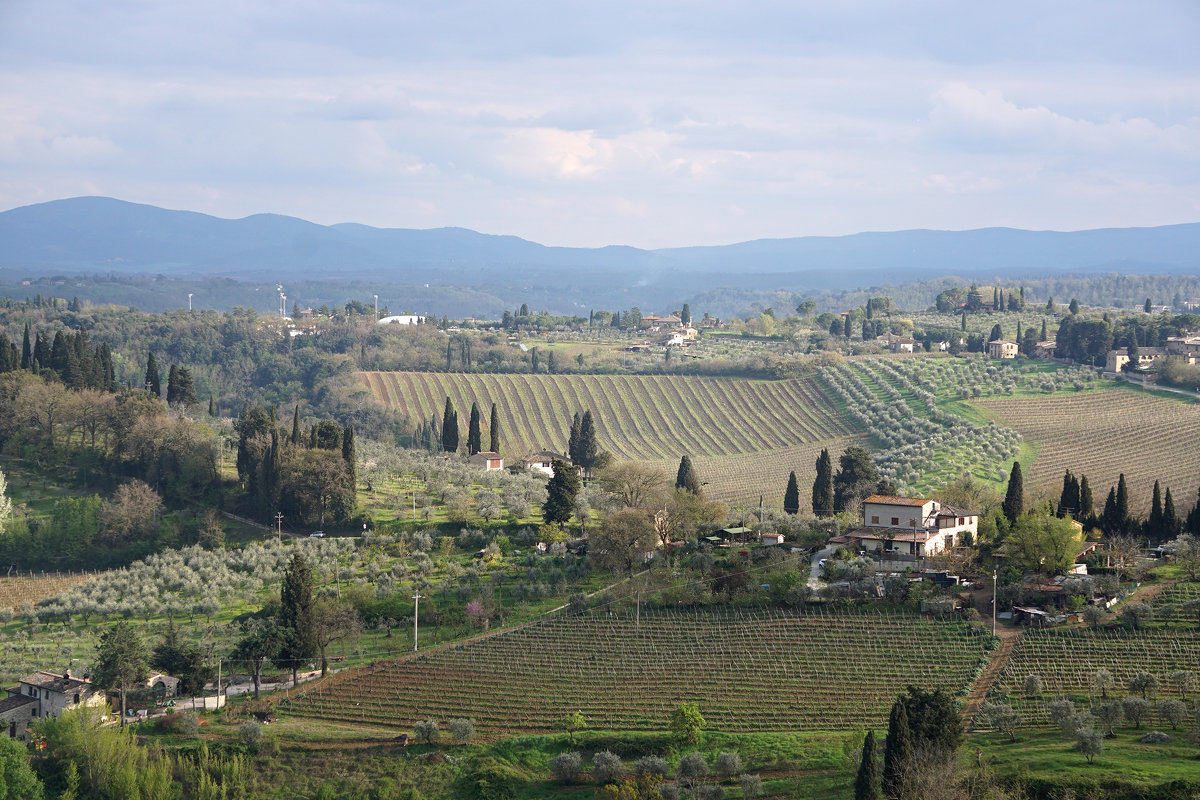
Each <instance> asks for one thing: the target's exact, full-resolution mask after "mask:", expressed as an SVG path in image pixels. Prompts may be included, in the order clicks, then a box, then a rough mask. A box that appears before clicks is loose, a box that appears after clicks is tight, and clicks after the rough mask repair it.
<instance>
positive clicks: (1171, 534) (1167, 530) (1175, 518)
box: [1163, 486, 1180, 539]
mask: <svg viewBox="0 0 1200 800" xmlns="http://www.w3.org/2000/svg"><path fill="white" fill-rule="evenodd" d="M1179 530H1180V526H1179V514H1178V512H1176V511H1175V498H1173V497H1171V487H1169V486H1168V487H1167V494H1166V496H1165V497H1163V538H1164V539H1174V538H1175V537H1176V536H1178V535H1179Z"/></svg>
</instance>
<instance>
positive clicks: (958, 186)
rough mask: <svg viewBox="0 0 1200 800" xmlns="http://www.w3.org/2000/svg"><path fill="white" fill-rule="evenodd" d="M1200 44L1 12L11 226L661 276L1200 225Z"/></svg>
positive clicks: (351, 2) (213, 9)
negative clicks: (72, 215)
mask: <svg viewBox="0 0 1200 800" xmlns="http://www.w3.org/2000/svg"><path fill="white" fill-rule="evenodd" d="M745 6H753V7H752V8H750V9H747V8H746V7H745ZM1198 43H1200V2H1195V0H1177V1H1176V2H1168V1H1166V0H1160V1H1159V2H1155V1H1154V0H1143V1H1142V2H1138V3H1130V2H1127V1H1125V0H1121V2H1110V1H1108V0H1089V1H1088V2H1076V1H1073V0H1063V1H1062V2H1050V3H1047V2H1045V1H1044V0H1039V2H1022V1H1020V0H1016V1H1014V2H995V3H993V2H979V3H969V2H961V1H959V0H955V1H954V2H932V1H931V0H928V1H926V2H920V1H919V0H918V1H916V2H904V3H896V2H884V1H880V2H867V1H866V0H848V1H843V2H839V3H804V2H792V3H755V4H734V3H723V2H652V1H651V0H643V1H642V2H625V1H624V0H614V1H613V2H604V3H595V2H592V3H570V2H542V1H541V0H537V1H535V2H521V3H510V2H478V3H477V2H440V3H432V2H424V3H415V2H394V1H391V2H389V1H388V0H348V1H347V2H338V3H333V2H312V1H311V0H309V1H308V2H305V0H294V1H291V2H282V1H281V0H237V1H236V2H233V1H229V0H212V1H211V2H206V3H195V2H189V3H182V2H175V0H136V1H135V0H106V1H105V2H103V3H97V2H94V0H86V1H85V0H0V208H11V207H15V206H20V205H26V204H29V203H36V202H41V201H45V200H51V199H55V198H60V197H71V196H76V195H83V194H100V195H108V196H113V197H119V198H121V199H125V200H131V201H135V202H145V203H152V204H154V205H160V206H164V207H168V208H184V209H191V210H196V211H203V212H206V213H211V214H216V215H218V216H223V217H240V216H245V215H248V214H253V213H258V212H274V213H282V214H290V215H294V216H299V217H303V218H305V219H310V220H312V221H314V222H320V223H325V224H329V223H335V222H346V221H353V222H362V223H366V224H370V225H377V226H386V227H414V228H429V227H440V226H449V225H457V226H462V227H468V228H473V229H476V230H480V231H484V232H488V233H505V234H515V235H518V236H523V237H525V238H529V239H533V240H535V241H539V242H543V243H546V244H561V245H587V246H595V245H605V244H631V245H636V246H641V247H661V246H674V245H692V244H718V243H725V242H733V241H741V240H746V239H755V238H763V237H786V236H803V235H839V234H846V233H853V232H857V231H864V230H899V229H906V228H943V229H965V228H977V227H987V226H993V225H1004V226H1013V227H1021V228H1035V229H1058V230H1074V229H1081V228H1095V227H1108V226H1141V225H1161V224H1170V223H1177V222H1194V221H1200V46H1198Z"/></svg>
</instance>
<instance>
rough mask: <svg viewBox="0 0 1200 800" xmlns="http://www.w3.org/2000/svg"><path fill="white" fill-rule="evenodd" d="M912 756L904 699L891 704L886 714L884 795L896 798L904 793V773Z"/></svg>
mask: <svg viewBox="0 0 1200 800" xmlns="http://www.w3.org/2000/svg"><path fill="white" fill-rule="evenodd" d="M912 757H913V741H912V730H911V729H910V728H909V725H908V709H907V708H906V707H905V705H904V699H903V698H900V699H898V700H896V702H895V703H893V704H892V712H891V714H890V715H889V716H888V732H887V739H886V740H885V742H884V748H883V792H884V795H885V796H886V797H889V798H898V797H901V796H902V795H903V793H904V773H905V771H906V770H907V769H908V768H909V766H910V762H911V760H912Z"/></svg>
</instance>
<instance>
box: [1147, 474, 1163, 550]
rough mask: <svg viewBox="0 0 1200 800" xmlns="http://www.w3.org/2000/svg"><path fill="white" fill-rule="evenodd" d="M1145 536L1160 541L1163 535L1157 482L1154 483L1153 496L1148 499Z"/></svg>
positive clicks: (1159, 490)
mask: <svg viewBox="0 0 1200 800" xmlns="http://www.w3.org/2000/svg"><path fill="white" fill-rule="evenodd" d="M1146 534H1147V535H1148V536H1150V538H1152V539H1161V538H1162V535H1163V504H1162V489H1161V488H1160V487H1159V485H1158V481H1155V482H1154V494H1152V495H1151V499H1150V517H1149V518H1148V519H1147V520H1146Z"/></svg>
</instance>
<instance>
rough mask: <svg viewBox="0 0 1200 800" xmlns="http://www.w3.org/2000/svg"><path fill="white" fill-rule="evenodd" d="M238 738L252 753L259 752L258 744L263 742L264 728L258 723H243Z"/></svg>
mask: <svg viewBox="0 0 1200 800" xmlns="http://www.w3.org/2000/svg"><path fill="white" fill-rule="evenodd" d="M238 738H239V739H241V740H242V744H244V745H246V748H247V749H248V750H250V752H252V753H257V752H258V743H259V742H261V741H262V726H261V725H259V724H258V723H257V722H243V723H242V726H241V727H240V728H238Z"/></svg>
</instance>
